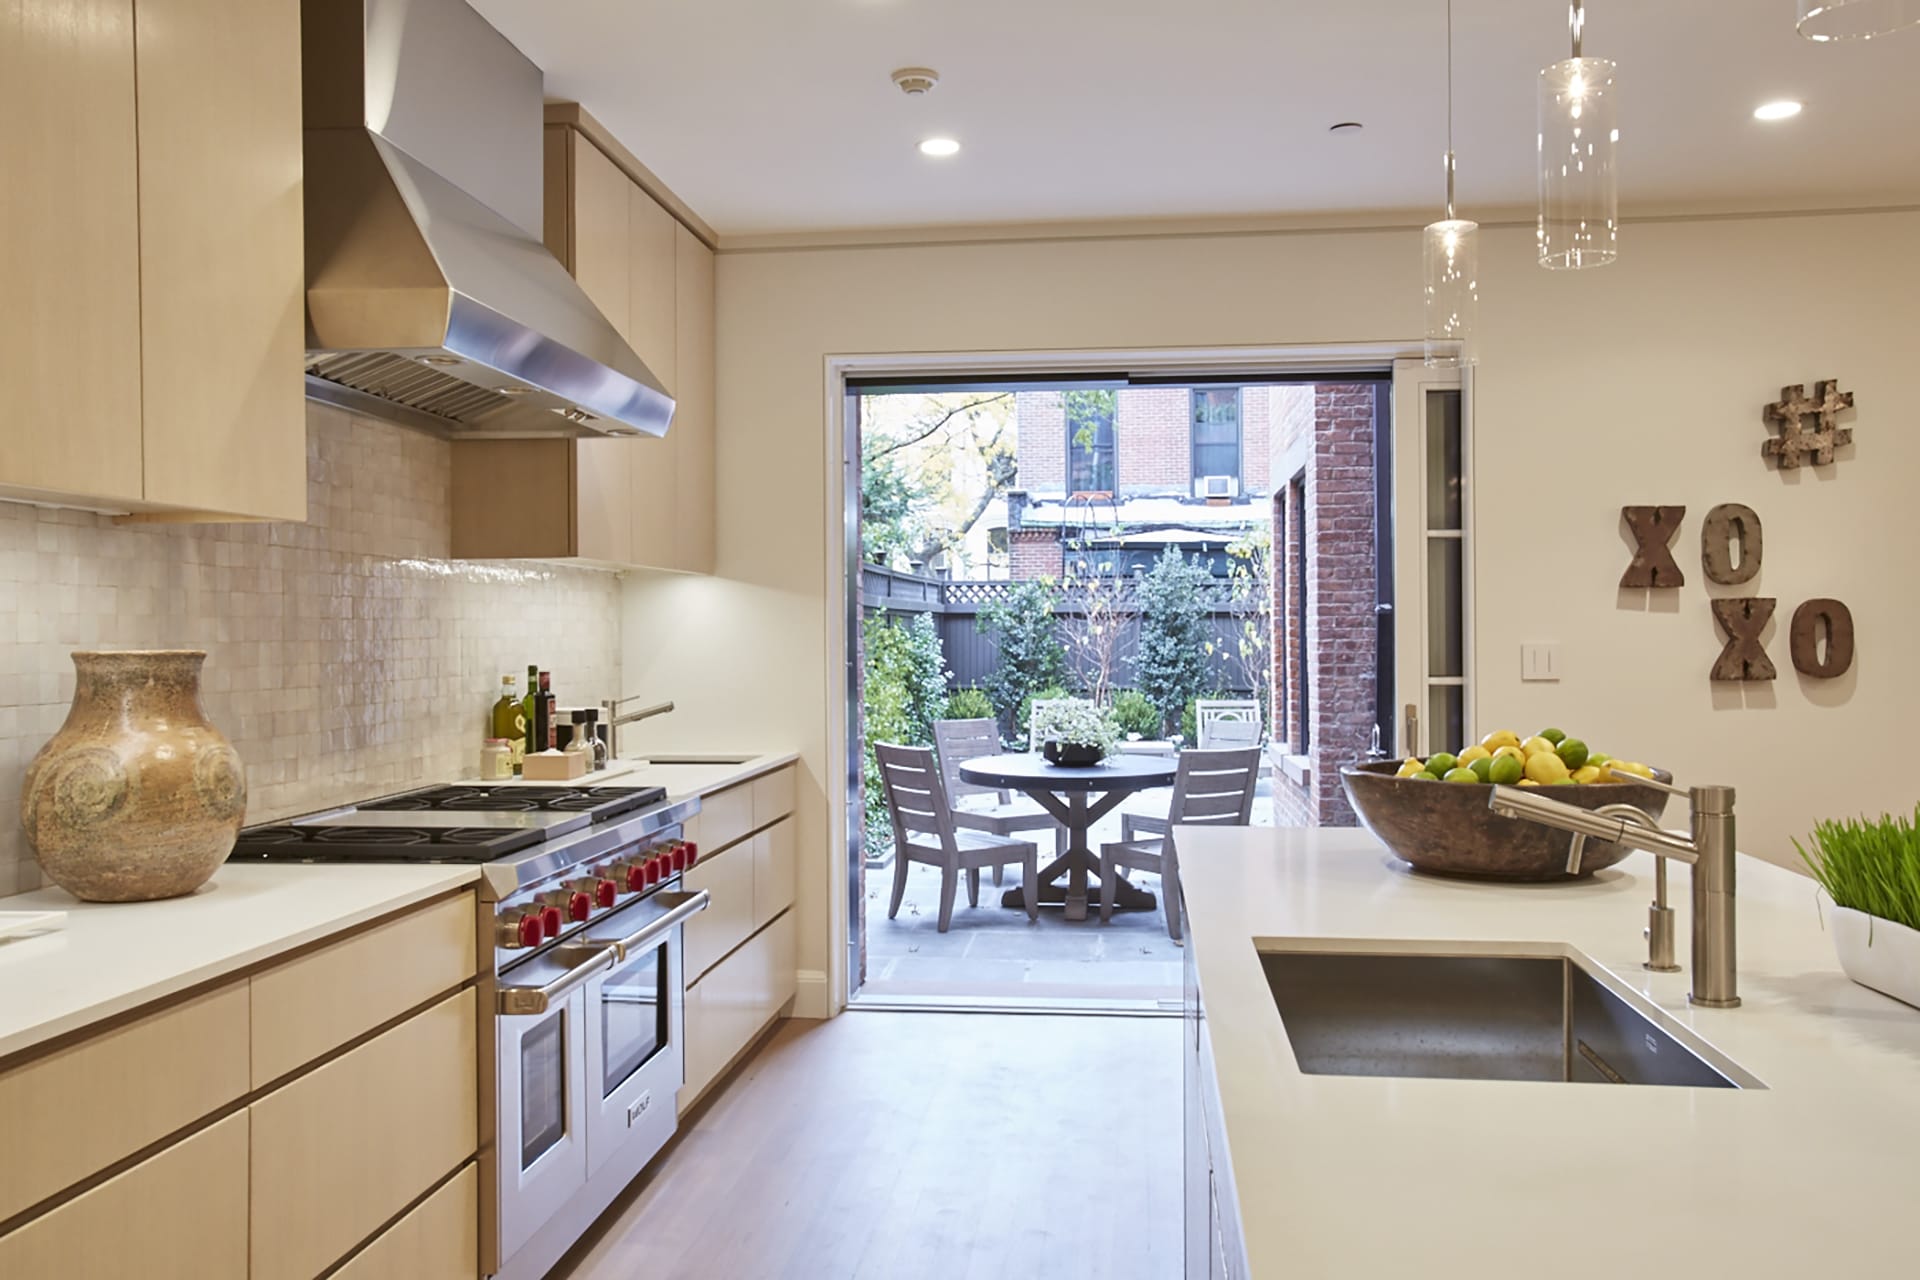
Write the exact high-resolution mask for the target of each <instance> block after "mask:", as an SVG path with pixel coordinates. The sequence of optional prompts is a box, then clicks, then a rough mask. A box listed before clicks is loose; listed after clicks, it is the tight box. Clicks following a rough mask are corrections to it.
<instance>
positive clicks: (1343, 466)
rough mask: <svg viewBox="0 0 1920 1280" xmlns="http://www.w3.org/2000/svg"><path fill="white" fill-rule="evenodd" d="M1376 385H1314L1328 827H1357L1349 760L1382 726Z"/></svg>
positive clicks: (1313, 595) (1317, 685)
mask: <svg viewBox="0 0 1920 1280" xmlns="http://www.w3.org/2000/svg"><path fill="white" fill-rule="evenodd" d="M1377 392H1378V389H1377V388H1376V387H1375V386H1373V385H1365V384H1361V385H1347V386H1342V385H1332V386H1318V387H1315V388H1314V442H1313V463H1312V465H1311V466H1309V467H1308V468H1307V518H1308V529H1307V551H1308V557H1307V577H1308V584H1307V591H1308V607H1307V616H1306V625H1307V661H1308V662H1309V663H1310V664H1311V665H1312V670H1311V671H1310V672H1309V674H1308V689H1309V692H1310V695H1311V696H1310V701H1311V704H1312V705H1311V707H1310V708H1309V712H1308V714H1309V715H1311V716H1312V718H1313V729H1312V739H1313V749H1312V752H1311V755H1312V759H1313V787H1314V791H1315V793H1316V797H1315V798H1316V801H1317V804H1318V818H1319V822H1320V825H1321V826H1353V825H1355V818H1354V815H1353V809H1352V808H1351V807H1350V806H1349V805H1348V804H1347V797H1346V793H1345V791H1344V790H1343V789H1342V788H1341V786H1340V766H1341V765H1344V764H1348V763H1351V762H1352V761H1354V760H1356V759H1359V758H1360V757H1362V756H1364V755H1365V754H1366V751H1367V747H1368V744H1369V741H1370V738H1371V735H1372V730H1373V725H1374V697H1375V687H1374V686H1375V675H1376V657H1377V648H1378V641H1377V631H1376V620H1375V618H1374V602H1375V600H1376V599H1377V583H1376V573H1375V563H1374V550H1375V546H1374V543H1375V536H1374V502H1373V491H1374V483H1373V482H1374V477H1373V427H1374V402H1375V397H1376V395H1377Z"/></svg>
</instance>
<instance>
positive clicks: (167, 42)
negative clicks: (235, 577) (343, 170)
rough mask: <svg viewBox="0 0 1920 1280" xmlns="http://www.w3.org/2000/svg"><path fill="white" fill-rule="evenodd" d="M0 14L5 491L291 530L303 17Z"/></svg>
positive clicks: (78, 9)
mask: <svg viewBox="0 0 1920 1280" xmlns="http://www.w3.org/2000/svg"><path fill="white" fill-rule="evenodd" d="M0 6H4V7H3V8H0V111H3V112H4V115H0V119H4V120H5V121H6V127H5V128H4V129H0V166H4V169H3V171H4V172H5V173H7V174H9V175H11V177H10V180H9V181H8V182H7V183H6V184H5V191H4V192H3V193H0V294H3V295H4V296H5V297H6V299H7V307H6V313H5V316H4V318H0V382H3V383H4V385H5V386H6V388H7V394H6V396H5V398H4V402H3V403H0V496H14V497H31V498H46V499H51V500H56V501H69V502H72V503H74V504H76V505H80V506H89V507H95V508H99V509H102V510H109V511H142V512H180V511H184V512H187V513H190V514H204V515H208V516H215V517H219V518H234V517H239V518H267V519H304V518H305V517H306V409H305V404H304V396H305V390H304V383H303V381H302V370H301V359H302V355H303V352H304V349H305V342H306V333H305V310H304V291H305V279H304V275H305V263H304V261H303V257H302V248H301V243H302V241H301V237H302V218H303V215H302V209H301V139H300V128H301V120H300V6H299V0H254V2H253V3H249V4H246V5H243V6H234V5H231V4H226V3H221V0H0ZM136 87H137V92H136Z"/></svg>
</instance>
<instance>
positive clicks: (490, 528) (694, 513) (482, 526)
mask: <svg viewBox="0 0 1920 1280" xmlns="http://www.w3.org/2000/svg"><path fill="white" fill-rule="evenodd" d="M554 110H555V108H554V107H551V106H550V107H549V111H550V112H552V111H554ZM575 112H576V115H577V118H578V119H579V120H580V121H582V122H583V123H582V124H581V125H576V124H574V123H553V122H551V121H552V116H551V115H550V116H549V121H550V123H548V125H547V126H546V151H545V154H546V199H545V206H544V207H545V216H546V237H545V238H546V243H547V247H548V248H549V249H551V250H552V251H553V253H554V256H555V257H557V258H559V259H560V261H561V262H562V263H563V264H565V266H566V267H567V269H568V270H569V271H571V272H572V273H573V275H574V278H575V279H576V280H577V281H579V283H580V287H581V288H582V289H583V290H585V292H586V294H587V296H588V297H589V298H591V299H592V300H593V302H594V305H596V306H597V307H599V308H600V310H601V312H602V314H604V315H605V316H606V317H607V319H608V321H609V322H610V323H612V325H613V327H614V328H615V329H616V330H618V331H619V333H620V334H621V336H622V337H624V338H626V340H627V342H628V344H629V345H631V346H632V347H633V349H634V352H635V353H636V354H637V355H638V356H639V357H640V359H641V362H642V363H644V364H645V365H646V366H647V368H648V369H649V370H650V371H651V372H652V373H653V375H654V377H655V378H656V379H658V380H659V382H660V384H661V385H662V386H663V387H664V388H665V389H666V391H667V393H668V394H669V395H672V396H673V397H674V398H675V400H676V402H677V403H676V406H675V409H674V415H673V425H672V426H671V427H670V428H669V429H668V431H667V434H666V436H665V437H662V438H652V437H640V438H626V439H591V440H578V441H571V440H548V441H526V440H503V441H467V440H463V441H457V442H455V444H454V469H453V470H454V474H453V554H454V555H456V556H462V557H474V558H488V559H514V558H524V559H540V560H551V559H579V560H586V561H592V562H594V563H597V564H604V565H612V566H618V567H621V568H652V569H675V570H680V571H682V572H689V573H711V572H712V571H713V558H714V457H713V443H714V415H713V405H714V392H713V384H714V329H713V323H714V314H713V251H712V250H711V249H709V248H708V247H707V246H706V244H705V243H704V242H703V241H702V240H701V238H700V237H699V236H697V235H695V234H694V232H693V231H691V230H689V229H688V226H687V219H688V218H690V217H691V215H690V214H689V213H688V211H687V210H686V208H685V206H684V205H680V204H679V203H678V202H676V201H674V200H672V199H671V197H663V198H662V199H656V198H655V197H654V195H653V194H651V193H650V192H649V190H648V189H647V187H646V186H643V185H642V184H641V183H640V182H638V181H636V180H635V177H634V175H635V174H636V173H644V172H645V171H644V170H643V169H641V168H640V166H639V164H638V162H637V161H635V160H633V158H632V157H631V156H630V155H628V154H627V153H626V152H625V150H624V149H623V148H620V147H619V145H618V144H617V143H614V142H613V141H612V140H611V139H610V138H609V137H608V136H607V135H606V134H605V133H604V131H603V130H600V128H599V126H598V125H597V124H592V123H591V122H590V121H589V120H587V118H586V117H585V116H584V113H577V109H575ZM648 179H649V181H652V179H651V175H648ZM655 189H656V190H659V188H658V187H657V184H656V187H655ZM693 221H694V223H695V225H701V224H699V223H698V219H693ZM503 495H505V497H504V498H503Z"/></svg>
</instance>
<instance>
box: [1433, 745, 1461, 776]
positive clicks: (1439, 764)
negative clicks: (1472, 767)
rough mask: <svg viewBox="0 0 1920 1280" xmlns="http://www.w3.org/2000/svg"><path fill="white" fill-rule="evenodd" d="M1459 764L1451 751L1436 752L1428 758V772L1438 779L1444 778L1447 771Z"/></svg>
mask: <svg viewBox="0 0 1920 1280" xmlns="http://www.w3.org/2000/svg"><path fill="white" fill-rule="evenodd" d="M1458 763H1459V761H1457V760H1455V759H1454V758H1453V753H1452V752H1451V751H1436V752H1434V753H1433V754H1432V755H1430V756H1428V757H1427V772H1428V773H1430V774H1432V775H1433V776H1434V777H1436V778H1444V777H1446V776H1447V771H1448V770H1449V769H1451V768H1453V766H1454V765H1456V764H1458Z"/></svg>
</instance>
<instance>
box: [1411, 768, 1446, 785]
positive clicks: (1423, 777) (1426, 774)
mask: <svg viewBox="0 0 1920 1280" xmlns="http://www.w3.org/2000/svg"><path fill="white" fill-rule="evenodd" d="M1413 780H1414V781H1415V782H1438V781H1440V775H1439V774H1437V773H1434V772H1432V771H1431V770H1426V771H1423V772H1421V773H1416V774H1414V775H1413Z"/></svg>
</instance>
